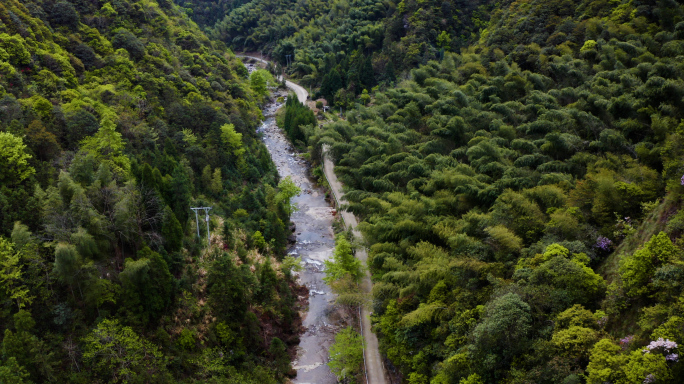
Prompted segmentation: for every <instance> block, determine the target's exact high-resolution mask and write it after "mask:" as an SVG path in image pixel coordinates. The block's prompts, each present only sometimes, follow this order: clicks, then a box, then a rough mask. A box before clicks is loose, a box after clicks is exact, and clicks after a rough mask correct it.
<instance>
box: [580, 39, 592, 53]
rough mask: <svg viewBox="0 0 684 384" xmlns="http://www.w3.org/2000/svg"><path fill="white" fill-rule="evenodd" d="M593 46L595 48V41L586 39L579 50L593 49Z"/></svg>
mask: <svg viewBox="0 0 684 384" xmlns="http://www.w3.org/2000/svg"><path fill="white" fill-rule="evenodd" d="M595 48H596V41H595V40H587V41H585V42H584V44H583V45H582V48H580V52H585V51H588V50H591V49H595Z"/></svg>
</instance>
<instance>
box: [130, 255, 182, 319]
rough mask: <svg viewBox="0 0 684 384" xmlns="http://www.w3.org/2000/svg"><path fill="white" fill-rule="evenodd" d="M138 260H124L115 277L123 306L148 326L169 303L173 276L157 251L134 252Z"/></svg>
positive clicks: (159, 315)
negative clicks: (120, 269) (119, 283)
mask: <svg viewBox="0 0 684 384" xmlns="http://www.w3.org/2000/svg"><path fill="white" fill-rule="evenodd" d="M138 257H139V258H138V260H132V259H127V260H126V264H125V266H124V270H123V271H122V272H121V273H120V274H119V278H120V279H121V285H122V288H123V295H124V298H125V301H124V303H125V306H126V307H127V308H130V310H131V311H132V312H133V313H134V314H136V315H138V316H140V319H141V320H142V322H143V323H144V324H148V323H149V322H151V321H154V320H156V319H158V318H159V317H161V314H162V313H163V311H164V310H165V309H166V308H167V307H168V306H169V305H170V304H171V300H172V294H173V277H172V276H171V273H169V267H168V265H167V264H166V261H164V259H163V258H162V257H161V255H159V254H158V253H157V252H154V251H152V250H151V249H150V248H148V247H145V248H143V249H142V250H140V251H139V252H138Z"/></svg>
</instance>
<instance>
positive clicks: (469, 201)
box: [304, 0, 684, 384]
mask: <svg viewBox="0 0 684 384" xmlns="http://www.w3.org/2000/svg"><path fill="white" fill-rule="evenodd" d="M682 16H684V10H683V8H682V6H681V5H679V4H678V3H675V2H673V1H641V2H638V3H637V2H635V1H610V2H608V1H605V2H603V1H589V0H585V1H581V2H572V1H514V2H506V3H505V4H503V3H502V4H500V6H499V7H497V9H496V10H495V11H494V12H493V13H492V18H491V21H490V24H489V26H488V27H487V29H486V30H483V31H482V34H481V35H480V38H479V40H478V42H477V43H475V44H473V45H471V46H470V47H468V48H466V49H463V50H461V51H460V52H458V53H455V52H454V53H452V52H447V53H446V54H445V56H444V59H442V60H439V61H431V62H429V63H428V64H427V65H424V66H421V67H420V68H417V69H414V70H411V72H410V78H409V79H408V80H405V81H402V82H401V83H400V84H399V85H398V86H397V87H396V88H389V89H387V90H386V91H383V92H377V93H375V94H374V95H372V98H371V100H370V103H369V104H368V105H367V106H363V105H361V103H357V104H356V107H355V108H354V110H352V111H349V112H348V113H347V114H346V117H347V121H340V122H336V123H331V124H328V125H325V126H324V128H323V129H319V128H317V127H309V128H305V129H304V130H305V131H306V130H307V129H308V130H309V132H310V133H311V136H310V137H309V141H308V144H309V145H310V147H311V148H312V150H313V151H314V154H315V155H317V156H320V150H321V148H322V145H323V144H327V145H328V146H329V148H330V155H331V156H332V157H333V158H334V159H335V161H336V163H337V167H336V171H337V173H338V174H339V175H340V176H341V179H342V180H343V181H344V182H345V184H346V185H347V186H348V187H349V189H350V190H349V192H348V193H347V194H346V196H347V198H348V200H349V210H351V211H352V212H354V213H355V214H357V215H359V216H360V217H362V218H363V219H364V222H363V223H362V224H361V225H360V227H362V232H363V233H364V235H365V238H366V240H367V241H368V242H369V243H370V249H371V255H370V261H369V264H370V265H369V267H370V268H371V271H372V272H373V276H374V280H375V282H374V298H375V301H374V307H373V312H374V314H375V319H374V320H375V322H376V326H377V331H378V333H379V335H380V336H379V337H380V339H381V344H382V346H381V348H382V350H383V351H384V353H386V354H387V357H388V358H389V360H390V361H391V362H392V364H394V365H395V366H396V367H397V369H399V370H400V371H401V372H402V374H403V378H404V382H407V383H412V384H417V383H432V384H437V383H481V382H484V383H495V382H507V383H581V382H587V383H596V384H599V383H606V382H610V383H642V382H643V383H676V382H679V381H681V377H683V375H684V372H683V369H682V363H680V362H679V351H680V349H679V348H680V347H679V344H680V343H682V342H684V322H683V320H682V318H684V307H682V278H684V275H683V273H684V269H682V268H683V266H684V254H683V253H682V244H683V243H682V238H681V236H682V233H683V232H682V230H683V229H684V227H682V215H683V213H681V212H684V211H681V210H680V208H681V207H682V198H683V197H684V196H683V193H684V187H683V186H682V185H684V181H682V180H684V179H682V174H684V166H683V165H682V164H683V162H682V161H683V158H682V150H683V149H682V148H683V147H682V143H683V140H684V136H683V135H684V132H683V131H682V127H683V126H684V125H683V124H682V118H683V117H684V112H683V109H682V107H683V105H682V97H683V96H684V82H683V81H682V78H683V75H684V72H683V70H684V68H683V67H682V54H684V51H683V50H682V47H684V22H683V20H684V18H683V17H682Z"/></svg>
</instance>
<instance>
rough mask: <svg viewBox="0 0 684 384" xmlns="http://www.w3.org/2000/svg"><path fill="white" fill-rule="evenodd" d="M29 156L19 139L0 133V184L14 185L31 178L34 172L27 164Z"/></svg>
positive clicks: (6, 133)
mask: <svg viewBox="0 0 684 384" xmlns="http://www.w3.org/2000/svg"><path fill="white" fill-rule="evenodd" d="M29 159H31V155H29V154H28V153H26V145H25V144H24V141H23V140H22V139H21V137H17V136H14V135H13V134H11V133H9V132H0V182H3V183H7V184H8V185H14V184H17V183H20V182H22V181H24V180H25V179H27V178H29V177H31V175H33V174H34V173H35V172H36V171H35V169H34V168H33V167H31V166H30V165H29V163H28V160H29Z"/></svg>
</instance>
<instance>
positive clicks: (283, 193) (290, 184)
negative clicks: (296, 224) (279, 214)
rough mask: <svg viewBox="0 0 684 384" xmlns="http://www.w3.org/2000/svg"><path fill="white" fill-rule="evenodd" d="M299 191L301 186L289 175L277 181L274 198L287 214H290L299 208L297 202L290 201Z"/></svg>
mask: <svg viewBox="0 0 684 384" xmlns="http://www.w3.org/2000/svg"><path fill="white" fill-rule="evenodd" d="M301 192H302V190H301V188H299V187H298V186H297V184H295V182H294V181H292V177H290V176H287V177H285V178H284V179H282V180H280V182H279V183H278V193H277V194H276V196H275V200H276V202H278V203H280V204H282V205H283V207H285V211H286V212H287V215H288V216H292V214H293V213H295V212H297V210H298V209H299V208H298V207H297V204H296V203H293V202H292V199H293V198H294V197H295V196H297V195H299V194H300V193H301Z"/></svg>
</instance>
